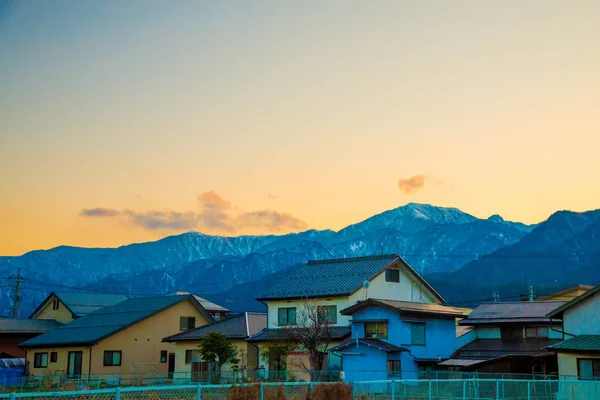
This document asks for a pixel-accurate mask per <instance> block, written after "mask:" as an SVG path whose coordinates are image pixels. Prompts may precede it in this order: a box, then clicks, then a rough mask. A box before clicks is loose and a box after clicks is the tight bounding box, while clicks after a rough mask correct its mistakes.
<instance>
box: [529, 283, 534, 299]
mask: <svg viewBox="0 0 600 400" xmlns="http://www.w3.org/2000/svg"><path fill="white" fill-rule="evenodd" d="M529 301H533V285H529Z"/></svg>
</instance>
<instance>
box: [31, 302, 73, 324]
mask: <svg viewBox="0 0 600 400" xmlns="http://www.w3.org/2000/svg"><path fill="white" fill-rule="evenodd" d="M55 298H56V296H52V298H50V299H49V300H48V302H47V303H46V305H45V306H44V307H43V308H42V309H41V310H40V311H39V312H38V313H37V315H36V316H35V318H34V319H53V320H55V321H58V322H60V323H62V324H66V323H68V322H71V321H73V314H72V313H71V311H69V309H68V308H67V306H65V304H64V303H63V302H62V301H60V300H59V304H60V305H59V307H58V310H53V309H52V302H53V300H54V299H55Z"/></svg>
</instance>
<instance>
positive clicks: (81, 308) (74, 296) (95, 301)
mask: <svg viewBox="0 0 600 400" xmlns="http://www.w3.org/2000/svg"><path fill="white" fill-rule="evenodd" d="M52 295H55V296H56V297H58V299H59V300H60V301H61V302H62V303H63V304H64V305H65V306H67V308H68V309H69V310H70V311H71V312H72V313H73V314H75V316H76V317H82V316H84V315H87V314H90V313H92V312H94V311H96V310H98V309H100V308H102V307H108V306H114V305H115V304H118V303H120V302H122V301H125V300H127V297H125V296H123V295H120V294H110V293H81V292H52V293H51V294H50V295H49V296H48V297H46V299H45V300H44V301H43V302H41V303H40V305H39V306H38V307H37V308H36V309H35V311H34V312H33V313H32V314H31V316H30V318H32V317H34V316H35V315H36V314H37V313H38V311H40V310H41V308H42V307H43V306H44V305H45V304H46V303H47V301H48V300H49V299H50V298H51V297H52Z"/></svg>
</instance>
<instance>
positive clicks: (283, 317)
mask: <svg viewBox="0 0 600 400" xmlns="http://www.w3.org/2000/svg"><path fill="white" fill-rule="evenodd" d="M277 318H278V321H279V325H296V307H284V308H279V309H277Z"/></svg>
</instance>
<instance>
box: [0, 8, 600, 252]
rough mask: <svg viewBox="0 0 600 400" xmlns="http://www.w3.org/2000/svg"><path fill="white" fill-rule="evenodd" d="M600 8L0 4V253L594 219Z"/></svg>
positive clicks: (598, 188)
mask: <svg viewBox="0 0 600 400" xmlns="http://www.w3.org/2000/svg"><path fill="white" fill-rule="evenodd" d="M598 21H600V2H599V1H597V0H578V1H564V0H525V1H523V0H519V1H516V0H505V1H479V0H460V1H445V0H438V1H430V0H421V1H401V0H390V1H383V0H379V1H377V0H375V1H368V2H367V1H354V0H339V1H334V0H330V1H322V0H318V1H316V0H303V1H279V0H277V1H268V0H259V1H254V2H226V1H218V2H214V1H210V2H209V1H201V0H197V1H196V0H194V1H192V0H181V1H176V2H175V1H152V0H145V1H141V0H128V1H122V0H104V1H99V0H96V1H94V0H91V1H79V0H70V1H65V0H55V1H45V0H30V1H21V2H14V1H11V0H0V255H18V254H22V253H24V252H27V251H30V250H34V249H47V248H51V247H54V246H58V245H63V244H64V245H73V246H86V247H105V246H119V245H123V244H128V243H132V242H143V241H149V240H156V239H158V238H161V237H164V236H168V235H173V234H178V233H181V232H185V231H190V230H195V231H201V232H204V233H208V234H221V235H239V234H263V233H275V234H282V233H287V232H294V231H300V230H304V229H309V228H315V229H327V228H328V229H334V230H337V229H340V228H342V227H344V226H346V225H349V224H351V223H354V222H357V221H360V220H363V219H365V218H367V217H369V216H371V215H374V214H376V213H379V212H382V211H384V210H388V209H392V208H395V207H398V206H401V205H403V204H406V203H408V202H420V203H430V204H434V205H438V206H452V207H458V208H460V209H461V210H463V211H465V212H468V213H471V214H473V215H475V216H477V217H481V218H487V217H489V216H490V215H492V214H500V215H502V216H503V217H504V218H506V219H509V220H518V221H522V222H525V223H535V222H539V221H542V220H544V219H546V218H547V217H548V216H549V215H551V214H552V213H553V212H555V211H557V210H563V209H568V210H573V211H584V210H590V209H596V208H600V157H598V151H599V149H600V111H599V110H600V24H599V23H598Z"/></svg>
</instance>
